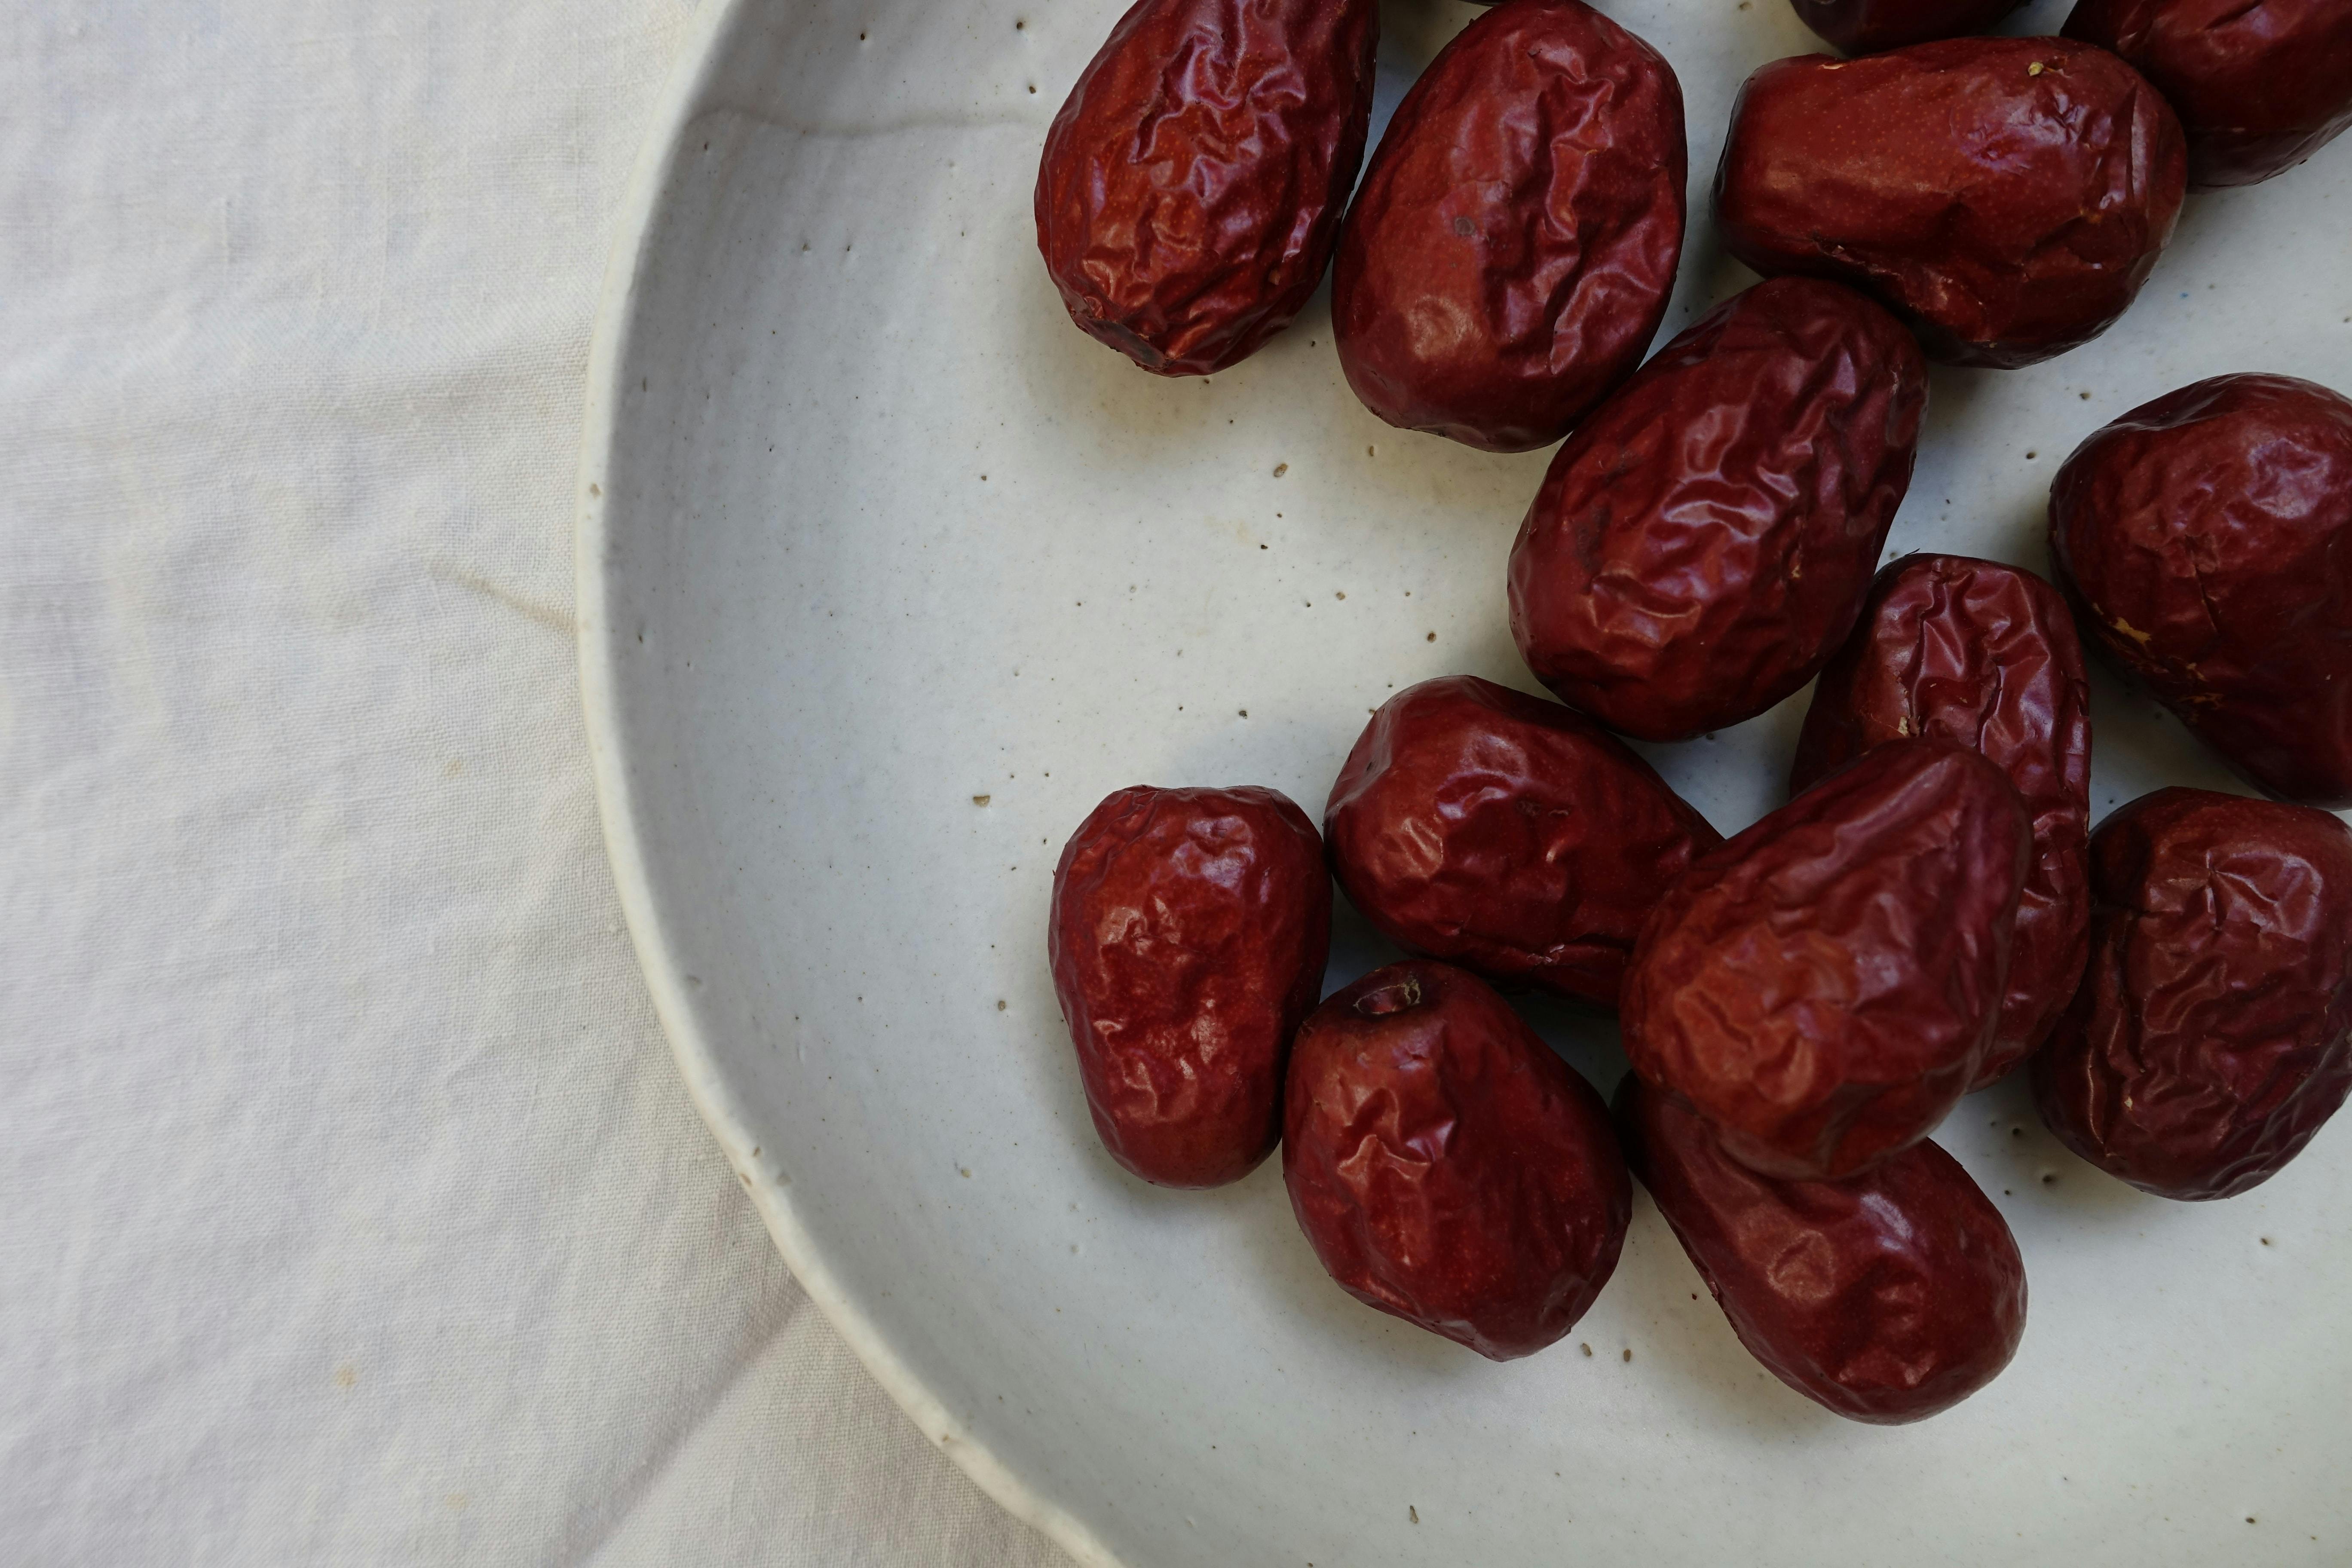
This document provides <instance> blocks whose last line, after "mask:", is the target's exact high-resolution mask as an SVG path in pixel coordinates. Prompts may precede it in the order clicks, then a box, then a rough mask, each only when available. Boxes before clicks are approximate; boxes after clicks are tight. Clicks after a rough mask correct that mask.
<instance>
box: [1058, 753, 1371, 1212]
mask: <svg viewBox="0 0 2352 1568" xmlns="http://www.w3.org/2000/svg"><path fill="white" fill-rule="evenodd" d="M1046 946H1047V956H1048V960H1049V962H1050V963H1051V964H1052V966H1053V972H1054V994H1055V996H1056V997H1058V998H1059V999H1060V1001H1061V1004H1062V1017H1063V1019H1064V1020H1065V1021H1066V1023H1067V1025H1068V1026H1069V1030H1070V1042H1071V1044H1072V1045H1074V1046H1076V1047H1077V1052H1078V1072H1079V1076H1080V1078H1081V1079H1083V1080H1084V1081H1085V1084H1086V1091H1087V1109H1088V1110H1091V1111H1092V1112H1093V1113H1094V1122H1095V1131H1097V1133H1099V1134H1101V1136H1102V1141H1103V1147H1104V1148H1106V1149H1108V1150H1109V1151H1110V1154H1111V1158H1113V1159H1115V1160H1117V1161H1118V1163H1120V1164H1121V1165H1124V1166H1126V1167H1127V1169H1129V1171H1132V1172H1133V1173H1135V1174H1137V1175H1139V1176H1140V1177H1142V1178H1143V1179H1144V1180H1145V1181H1147V1182H1152V1183H1156V1184H1159V1185H1160V1186H1167V1187H1213V1186H1216V1185H1218V1184H1222V1183H1225V1182H1230V1181H1234V1180H1235V1179H1236V1178H1238V1177H1241V1176H1243V1175H1245V1174H1247V1173H1249V1171H1250V1170H1251V1168H1252V1167H1254V1166H1255V1165H1256V1164H1257V1163H1258V1162H1259V1161H1260V1160H1263V1159H1265V1156H1266V1153H1267V1152H1268V1151H1269V1150H1271V1149H1272V1148H1273V1147H1274V1144H1275V1140H1276V1138H1277V1137H1278V1136H1279V1135H1280V1132H1281V1127H1282V1079H1283V1071H1284V1067H1285V1064H1286V1062H1287V1060H1288V1058H1289V1051H1290V1039H1291V1036H1292V1035H1293V1033H1295V1032H1296V1031H1297V1027H1298V1023H1299V1020H1300V1019H1302V1018H1304V1017H1306V1016H1307V1012H1308V1010H1309V1009H1310V1008H1312V1007H1313V1006H1314V1005H1315V998H1316V996H1317V994H1318V993H1319V992H1320V991H1321V990H1322V984H1323V965H1324V962H1325V960H1326V958H1327V957H1328V954H1329V952H1330V946H1331V879H1330V877H1329V874H1328V872H1327V871H1326V870H1325V869H1324V866H1323V846H1322V841H1321V840H1320V839H1318V837H1316V834H1315V825H1314V824H1313V823H1311V822H1309V821H1308V820H1307V814H1306V813H1305V812H1303V811H1301V810H1299V809H1298V807H1297V805H1293V804H1292V803H1291V802H1290V801H1289V800H1288V799H1286V797H1284V796H1283V795H1279V794H1277V793H1276V792H1275V791H1273V790H1270V789H1258V788H1255V787H1246V788H1241V789H1154V788H1150V787H1149V786H1146V785H1138V786H1135V787H1133V788H1129V789H1123V790H1120V791H1118V793H1116V794H1114V795H1111V796H1109V797H1108V799H1106V800H1105V801H1104V802H1103V803H1102V804H1101V805H1097V807H1095V809H1094V810H1093V812H1092V813H1091V814H1089V815H1088V816H1087V819H1086V821H1084V822H1083V823H1080V824H1079V825H1078V830H1077V832H1076V833H1074V834H1072V835H1071V836H1070V842H1069V843H1068V845H1067V846H1066V847H1064V849H1063V850H1062V860H1061V864H1060V865H1058V866H1056V867H1055V868H1054V902H1053V910H1052V914H1051V917H1050V922H1049V925H1048V928H1047V943H1046Z"/></svg>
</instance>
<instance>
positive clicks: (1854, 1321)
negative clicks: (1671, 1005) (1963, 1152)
mask: <svg viewBox="0 0 2352 1568" xmlns="http://www.w3.org/2000/svg"><path fill="white" fill-rule="evenodd" d="M1616 1113H1617V1126H1618V1131H1619V1132H1620V1134H1621V1135H1622V1139H1623V1141H1624V1145H1625V1156H1626V1159H1627V1160H1628V1161H1629V1162H1630V1163H1632V1164H1633V1171H1634V1173H1635V1174H1636V1175H1638V1176H1639V1177H1640V1178H1641V1180H1642V1184H1643V1186H1645V1187H1647V1188H1648V1189H1649V1191H1650V1196H1651V1197H1652V1198H1653V1199H1654V1200H1655V1202H1656V1203H1657V1205H1658V1212H1659V1213H1660V1214H1662V1215H1664V1216H1665V1219H1666V1223H1667V1225H1669V1226H1672V1227H1673V1229H1674V1233H1675V1238H1676V1239H1678V1240H1679V1241H1681V1243H1682V1244H1683V1250H1684V1251H1685V1252H1686V1253H1688V1254H1689V1255H1690V1260H1691V1262H1692V1264H1693V1265H1695V1266H1696V1268H1697V1269H1698V1272H1699V1278H1700V1279H1704V1280H1706V1288H1707V1289H1708V1290H1709V1291H1710V1292H1712V1293H1713V1294H1714V1297H1715V1300H1716V1304H1717V1306H1719V1307H1721V1308H1722V1309H1723V1315H1724V1316H1725V1317H1727V1318H1728V1319H1730V1320H1731V1327H1732V1331H1733V1332H1735V1333H1737V1334H1738V1336H1739V1342H1740V1343H1741V1344H1743V1345H1745V1346H1747V1347H1748V1353H1749V1354H1750V1355H1753V1356H1754V1357H1755V1358H1756V1359H1757V1360H1758V1361H1759V1362H1762V1363H1764V1365H1765V1367H1766V1368H1767V1369H1769V1371H1770V1372H1771V1373H1772V1375H1773V1376H1775V1377H1777V1378H1779V1379H1780V1381H1781V1382H1783V1383H1785V1384H1788V1385H1789V1386H1790V1388H1793V1389H1795V1390H1796V1391H1797V1392H1798V1393H1800V1394H1803V1395H1804V1396H1805V1397H1806V1398H1808V1399H1811V1400H1812V1401H1813V1402H1815V1403H1816V1404H1819V1405H1825V1406H1827V1407H1828V1408H1829V1409H1831V1410H1833V1411H1835V1412H1836V1413H1837V1414H1838V1415H1843V1416H1845V1417H1846V1418H1847V1419H1848V1420H1852V1421H1866V1422H1869V1423H1871V1424H1873V1425H1875V1426H1899V1425H1901V1424H1903V1423H1905V1422H1909V1421H1919V1420H1924V1419H1925V1418H1927V1416H1930V1415H1937V1414H1938V1413H1940V1412H1942V1411H1945V1410H1948V1409H1950V1408H1951V1407H1952V1406H1953V1405H1958V1403H1959V1402H1960V1401H1961V1400H1963V1399H1966V1398H1967V1397H1968V1396H1969V1394H1974V1393H1975V1392H1977V1390H1979V1389H1980V1388H1982V1387H1983V1386H1984V1385H1985V1384H1989V1383H1990V1382H1991V1381H1992V1380H1993V1379H1994V1378H1995V1377H1997V1376H1999V1375H2000V1372H2001V1369H2002V1368H2004V1367H2006V1366H2007V1365H2009V1363H2010V1360H2011V1357H2013V1356H2015V1355H2016V1353H2017V1346H2018V1342H2019V1341H2020V1340H2021V1339H2022V1338H2023V1337H2024V1334H2025V1296H2026V1292H2025V1260H2024V1259H2023V1258H2021V1257H2020V1256H2019V1255H2018V1250H2017V1238H2016V1237H2013V1236H2011V1234H2010V1229H2009V1222H2008V1221H2006V1220H2004V1219H2002V1218H2001V1216H2000V1210H1999V1209H1997V1208H1995V1207H1993V1205H1992V1201H1991V1200H1990V1199H1989V1198H1987V1197H1986V1196H1985V1195H1984V1193H1983V1191H1982V1190H1981V1189H1980V1188H1979V1187H1978V1185H1977V1184H1976V1183H1975V1182H1973V1181H1971V1180H1970V1179H1969V1173H1967V1172H1966V1171H1964V1170H1962V1169H1961V1168H1960V1164H1959V1162H1958V1161H1957V1160H1954V1159H1953V1158H1952V1157H1951V1156H1950V1155H1949V1154H1947V1153H1946V1152H1944V1151H1943V1150H1941V1149H1939V1148H1937V1146H1936V1145H1935V1144H1934V1143H1932V1142H1929V1143H1915V1144H1913V1145H1912V1146H1911V1147H1910V1148H1908V1149H1906V1150H1904V1151H1903V1152H1901V1153H1900V1154H1897V1155H1895V1157H1894V1158H1893V1159H1891V1160H1888V1161H1887V1162H1886V1163H1885V1164H1883V1165H1880V1166H1878V1167H1877V1168H1876V1169H1875V1170H1873V1171H1871V1172H1870V1173H1868V1174H1866V1175H1862V1176H1857V1177H1855V1178H1853V1180H1852V1181H1846V1182H1779V1181H1774V1180H1772V1179H1771V1178H1769V1177H1768V1176H1759V1175H1758V1174H1757V1173H1755V1172H1753V1171H1750V1170H1748V1168H1747V1167H1745V1166H1744V1165H1741V1164H1740V1163H1738V1161H1736V1160H1733V1159H1731V1158H1729V1157H1728V1156H1727V1155H1726V1154H1725V1153H1724V1152H1723V1151H1722V1149H1721V1148H1720V1147H1719V1146H1717V1143H1716V1142H1715V1139H1714V1136H1713V1135H1712V1134H1711V1133H1710V1132H1709V1131H1707V1127H1706V1123H1705V1122H1704V1121H1700V1120H1699V1119H1698V1118H1697V1117H1696V1116H1695V1115H1693V1114H1692V1113H1691V1112H1690V1110H1688V1109H1687V1108H1686V1107H1684V1106H1681V1105H1678V1104H1676V1103H1675V1100H1673V1099H1672V1097H1670V1096H1667V1095H1664V1094H1661V1093H1659V1092H1658V1091H1657V1090H1656V1089H1652V1088H1651V1087H1650V1086H1649V1085H1647V1084H1645V1083H1643V1081H1642V1080H1641V1079H1640V1078H1639V1077H1638V1076H1637V1075H1635V1074H1632V1073H1628V1074H1627V1075H1626V1076H1625V1080H1624V1082H1623V1084H1622V1085H1621V1086H1620V1087H1619V1089H1618V1090H1617V1104H1616Z"/></svg>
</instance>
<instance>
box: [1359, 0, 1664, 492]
mask: <svg viewBox="0 0 2352 1568" xmlns="http://www.w3.org/2000/svg"><path fill="white" fill-rule="evenodd" d="M1688 163H1689V154H1688V152H1687V150H1686V148H1685V144H1684V140H1683V95H1682V87H1681V84H1680V83H1678V82H1677V81H1676V80H1675V73H1674V68H1672V67H1671V66H1669V65H1667V64H1666V62H1665V58H1664V56H1662V55H1660V54H1659V53H1658V52H1657V51H1656V50H1655V49H1653V48H1652V47H1650V46H1649V45H1647V44H1645V43H1643V41H1642V40H1641V39H1639V38H1637V37H1634V36H1633V34H1631V33H1629V32H1627V31H1626V30H1625V29H1624V28H1622V27H1621V26H1617V24H1616V23H1614V22H1612V21H1610V20H1609V19H1608V18H1607V17H1605V16H1601V14H1600V13H1599V12H1597V11H1594V10H1592V9H1591V8H1590V7H1588V6H1585V5H1579V4H1577V0H1504V4H1502V5H1497V6H1496V7H1495V8H1494V9H1493V10H1491V11H1489V12H1487V13H1486V15H1485V16H1480V17H1478V18H1477V19H1475V21H1473V22H1472V23H1471V24H1470V25H1469V26H1467V27H1465V28H1464V29H1463V30H1462V31H1461V33H1460V34H1459V35H1457V36H1456V37H1454V41H1453V42H1452V43H1450V44H1448V45H1447V46H1446V47H1444V50H1442V51H1441V52H1440V53H1439V54H1438V57H1437V58H1436V59H1434V60H1433V61H1432V62H1431V63H1430V67H1429V68H1428V69H1427V70H1425V71H1423V73H1422V75H1421V79H1419V80H1418V81H1416V82H1414V83H1413V85H1412V90H1410V91H1409V92H1407V93H1406V94H1405V96H1404V100H1403V101H1402V103H1400V104H1399V105H1398V106H1397V111H1396V117H1395V118H1394V119H1392V120H1391V121H1389V128H1388V131H1387V132H1386V133H1385V134H1384V135H1383V136H1382V137H1381V144H1380V146H1379V148H1378V149H1377V150H1375V151H1374V153H1372V159H1371V163H1370V167H1368V168H1367V169H1366V170H1365V172H1364V183H1363V186H1362V188H1361V189H1360V190H1359V191H1358V192H1357V193H1356V200H1355V205H1353V206H1352V207H1351V208H1350V209H1349V215H1348V226H1347V230H1346V232H1345V234H1344V235H1343V236H1342V237H1341V239H1340V242H1339V264H1338V267H1337V268H1336V269H1335V271H1334V272H1333V275H1332V285H1331V288H1332V293H1331V313H1332V328H1333V331H1334V333H1335V335H1336V336H1337V339H1338V342H1339V363H1340V366H1341V368H1342V369H1344V370H1345V371H1346V372H1347V375H1348V384H1349V385H1350V386H1352V387H1354V388H1355V389H1356V395H1357V396H1359V397H1360V398H1362V399H1363V401H1364V405H1365V406H1366V407H1368V408H1370V410H1371V411H1372V412H1373V413H1375V414H1377V415H1379V416H1381V418H1383V419H1385V420H1387V421H1388V422H1389V423H1390V424H1391V425H1397V426H1403V427H1404V428H1406V429H1409V430H1428V431H1433V432H1434V433H1435V434H1438V435H1441V436H1450V437H1453V438H1454V440H1457V441H1463V442H1466V443H1468V444H1469V445H1471V446H1473V447H1482V448H1484V449H1486V450H1488V451H1495V452H1520V451H1526V450H1528V449H1530V448H1532V447H1542V446H1548V445H1549V444H1550V443H1551V442H1554V441H1557V440H1559V438H1560V437H1561V436H1563V435H1565V434H1566V433H1567V431H1568V428H1569V426H1571V425H1573V424H1574V423H1575V422H1576V421H1577V420H1578V419H1579V418H1580V417H1582V416H1583V415H1584V413H1585V411H1586V410H1587V409H1590V408H1591V406H1592V405H1594V404H1595V403H1598V402H1599V401H1600V400H1601V397H1602V396H1603V395H1605V394H1606V393H1607V392H1608V391H1609V389H1610V388H1612V387H1613V386H1615V385H1616V384H1618V383H1619V382H1621V381H1622V380H1624V379H1625V377H1626V376H1628V375H1630V374H1633V367H1634V366H1635V365H1637V364H1639V363H1641V359H1642V351H1643V349H1644V348H1646V347H1647V346H1648V345H1649V342H1650V339H1651V337H1652V336H1653V335H1654V333H1655V332H1656V331H1657V330H1658V323H1659V321H1662V320H1664V316H1665V311H1666V301H1667V299H1668V297H1669V296H1670V295H1671V294H1672V293H1673V292H1674V286H1675V267H1676V266H1677V265H1679V263H1680V262H1681V259H1682V248H1683V216H1684V212H1683V205H1684V194H1683V186H1684V182H1685V174H1686V172H1687V169H1688Z"/></svg>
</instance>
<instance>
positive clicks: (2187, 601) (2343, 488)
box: [2050, 375, 2352, 809]
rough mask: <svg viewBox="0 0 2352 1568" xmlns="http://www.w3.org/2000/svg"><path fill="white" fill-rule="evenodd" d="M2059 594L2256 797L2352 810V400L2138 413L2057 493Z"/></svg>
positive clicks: (2248, 392)
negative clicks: (2064, 594) (2061, 591)
mask: <svg viewBox="0 0 2352 1568" xmlns="http://www.w3.org/2000/svg"><path fill="white" fill-rule="evenodd" d="M2050 553H2051V559H2052V560H2053V563H2055V564H2056V567H2057V576H2058V584H2059V586H2060V587H2062V588H2063V589H2065V590H2066V592H2067V595H2068V596H2069V597H2070V598H2072V599H2073V600H2074V602H2075V604H2076V605H2077V606H2078V607H2079V608H2080V609H2081V611H2082V613H2083V622H2084V626H2086V627H2087V628H2088V629H2089V630H2090V632H2091V634H2092V636H2093V637H2095V638H2096V639H2097V641H2098V643H2099V645H2100V647H2104V648H2105V650H2106V651H2107V653H2108V654H2109V655H2110V656H2111V657H2112V658H2114V659H2115V660H2116V663H2118V664H2120V665H2121V666H2123V668H2125V669H2126V670H2128V671H2130V672H2131V673H2132V674H2133V675H2136V676H2137V677H2138V678H2139V679H2141V680H2142V681H2143V682H2145V683H2146V684H2147V688H2148V689H2149V690H2150V691H2152V692H2154V693H2155V695H2156V698H2157V700H2158V701H2160V702H2162V703H2163V704H2164V705H2165V706H2166V707H2168V708H2169V709H2171V710H2173V712H2175V713H2177V714H2179V716H2180V721H2181V722H2182V723H2184V724H2186V725H2188V726H2189V730H2190V731H2192V732H2193V733H2195V734H2196V736H2197V737H2198V738H2199V739H2200V740H2201V741H2203V742H2205V743H2206V744H2207V745H2209V746H2210V747H2212V748H2213V750H2214V751H2216V752H2219V753H2221V757H2222V759H2223V760H2224V761H2226V762H2228V763H2229V764H2230V765H2231V767H2233V768H2235V769H2236V770H2237V771H2238V772H2239V773H2240V774H2242V776H2243V777H2245V778H2246V779H2247V780H2249V781H2250V782H2252V784H2254V785H2255V786H2256V787H2257V788H2259V789H2261V790H2263V791H2264V792H2265V793H2267V794H2270V795H2276V796H2278V797H2280V798H2281V799H2284V800H2291V801H2295V802H2299V803H2301V804H2303V805H2324V806H2327V807H2330V808H2333V809H2341V808H2343V807H2345V806H2352V399H2347V398H2344V397H2341V396H2339V395H2336V393H2333V392H2331V391H2329V390H2328V389H2327V388H2326V387H2324V386H2319V385H2315V384H2313V383H2311V382H2308V381H2298V380H2295V379H2294V377H2292V376H2284V375H2222V376H2215V377H2213V378H2212V379H2211V380H2210V381H2200V382H2197V383H2195V384H2192V385H2189V386H2184V387H2182V388H2181V389H2180V390H2179V391H2178V392H2173V393H2169V394H2167V395H2165V396H2162V397H2159V398H2158V399H2157V400H2156V401H2155V402H2153V403H2148V404H2145V405H2142V406H2140V407H2138V408H2135V409H2133V410H2132V411H2131V412H2130V413H2128V414H2126V415H2125V416H2123V417H2122V418H2120V419H2118V420H2116V422H2115V423H2114V424H2112V425H2109V426H2106V427H2105V429H2103V430H2100V431H2098V432H2096V433H2095V434H2094V435H2093V436H2092V437H2090V439H2088V440H2086V441H2084V443H2083V444H2082V445H2081V446H2080V447H2076V448H2075V449H2074V456H2072V457H2070V458H2067V459H2066V462H2065V464H2064V466H2063V467H2062V468H2060V469H2059V470H2058V478H2057V479H2056V481H2055V482H2054V483H2053V485H2052V486H2051V487H2050Z"/></svg>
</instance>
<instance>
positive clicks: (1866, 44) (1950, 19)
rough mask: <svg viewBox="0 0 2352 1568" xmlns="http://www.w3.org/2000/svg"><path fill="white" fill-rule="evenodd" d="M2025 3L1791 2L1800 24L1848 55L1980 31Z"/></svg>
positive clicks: (2017, 0) (2001, 0) (1922, 0)
mask: <svg viewBox="0 0 2352 1568" xmlns="http://www.w3.org/2000/svg"><path fill="white" fill-rule="evenodd" d="M2024 3H2025V0H1789V5H1790V8H1791V9H1793V10H1794V11H1795V12H1796V13H1797V20H1798V21H1800V22H1802V23H1803V24H1804V25H1805V26H1808V27H1811V29H1812V30H1813V32H1814V34H1815V35H1816V36H1817V37H1820V38H1821V39H1822V41H1823V42H1825V43H1829V44H1832V45H1834V46H1836V47H1838V48H1841V49H1843V50H1844V51H1845V52H1846V53H1847V54H1850V55H1872V54H1876V53H1878V52H1879V51H1880V50H1881V49H1899V48H1902V47H1905V46H1906V45H1910V44H1924V43H1927V41H1929V40H1930V39H1933V38H1957V37H1960V36H1961V35H1962V34H1965V33H1981V32H1985V31H1987V30H1988V29H1990V27H1991V26H1993V25H1994V24H1995V23H1997V22H1999V21H2000V19H2001V18H2002V17H2003V16H2008V15H2009V14H2010V13H2011V11H2014V10H2016V9H2017V8H2018V7H2019V6H2020V5H2023V4H2024Z"/></svg>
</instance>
